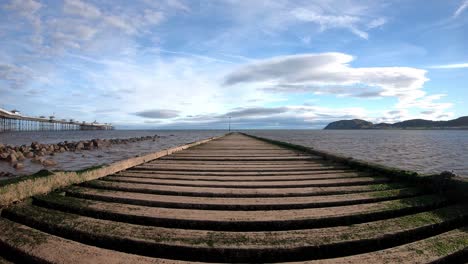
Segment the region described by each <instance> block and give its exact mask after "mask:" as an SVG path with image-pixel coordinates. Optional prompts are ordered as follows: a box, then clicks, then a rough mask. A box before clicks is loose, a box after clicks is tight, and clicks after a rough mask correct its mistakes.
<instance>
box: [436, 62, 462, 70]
mask: <svg viewBox="0 0 468 264" xmlns="http://www.w3.org/2000/svg"><path fill="white" fill-rule="evenodd" d="M429 68H430V69H463V68H468V63H456V64H444V65H435V66H431V67H429Z"/></svg>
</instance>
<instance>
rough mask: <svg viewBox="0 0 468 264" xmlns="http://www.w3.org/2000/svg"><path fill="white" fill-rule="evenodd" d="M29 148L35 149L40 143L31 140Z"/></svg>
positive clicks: (38, 147)
mask: <svg viewBox="0 0 468 264" xmlns="http://www.w3.org/2000/svg"><path fill="white" fill-rule="evenodd" d="M31 148H32V149H34V150H37V149H40V145H39V143H37V142H33V143H31Z"/></svg>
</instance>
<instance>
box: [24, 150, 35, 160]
mask: <svg viewBox="0 0 468 264" xmlns="http://www.w3.org/2000/svg"><path fill="white" fill-rule="evenodd" d="M24 156H25V157H26V158H28V159H32V158H34V153H32V152H26V153H24Z"/></svg>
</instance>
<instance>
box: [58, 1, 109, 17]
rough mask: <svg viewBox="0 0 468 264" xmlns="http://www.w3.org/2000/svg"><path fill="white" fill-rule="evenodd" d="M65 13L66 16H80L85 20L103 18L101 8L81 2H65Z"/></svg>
mask: <svg viewBox="0 0 468 264" xmlns="http://www.w3.org/2000/svg"><path fill="white" fill-rule="evenodd" d="M63 11H64V12H65V13H66V14H72V15H78V16H81V17H85V18H98V17H99V16H101V11H100V10H99V8H97V7H96V6H94V5H92V4H89V3H86V2H84V1H81V0H65V3H64V5H63Z"/></svg>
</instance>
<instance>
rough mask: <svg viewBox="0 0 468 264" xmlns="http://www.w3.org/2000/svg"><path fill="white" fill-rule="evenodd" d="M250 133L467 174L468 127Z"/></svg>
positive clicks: (374, 159)
mask: <svg viewBox="0 0 468 264" xmlns="http://www.w3.org/2000/svg"><path fill="white" fill-rule="evenodd" d="M246 132H247V133H250V134H253V135H257V136H261V137H267V138H272V139H276V140H281V141H287V142H290V143H294V144H299V145H304V146H308V147H313V148H315V149H318V150H325V151H329V152H332V153H337V154H341V155H345V156H349V157H353V158H357V159H363V160H367V161H372V162H377V163H380V164H384V165H387V166H393V167H398V168H404V169H408V170H414V171H418V172H421V173H437V172H442V171H453V172H454V173H456V174H459V175H462V176H468V131H466V130H249V131H246Z"/></svg>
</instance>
